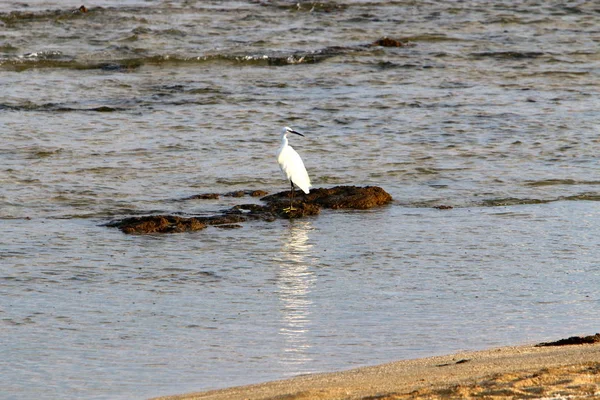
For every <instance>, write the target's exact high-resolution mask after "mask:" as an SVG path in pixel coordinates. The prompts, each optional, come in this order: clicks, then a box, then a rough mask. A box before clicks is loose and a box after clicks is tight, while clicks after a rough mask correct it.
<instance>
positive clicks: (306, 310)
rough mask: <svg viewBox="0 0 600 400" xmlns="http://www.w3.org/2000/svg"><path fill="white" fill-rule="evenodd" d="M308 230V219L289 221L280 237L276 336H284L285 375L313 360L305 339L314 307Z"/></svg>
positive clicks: (309, 227)
mask: <svg viewBox="0 0 600 400" xmlns="http://www.w3.org/2000/svg"><path fill="white" fill-rule="evenodd" d="M311 229H312V226H311V223H310V222H307V221H290V226H289V229H288V230H285V231H284V232H285V236H283V237H282V240H281V255H280V260H281V262H280V268H279V272H278V275H277V286H278V297H279V301H280V303H281V306H280V312H281V327H280V329H279V335H280V336H281V337H282V339H283V348H282V355H281V358H280V362H281V363H282V365H283V368H284V372H285V373H286V374H287V373H289V374H295V373H297V372H298V371H300V370H303V369H304V368H302V366H303V365H305V364H307V363H309V362H310V361H312V356H311V352H310V349H311V347H312V345H311V343H310V340H309V339H308V337H309V331H310V327H311V314H312V308H313V301H312V300H311V297H310V292H311V288H312V286H313V284H314V282H315V275H314V273H313V271H312V269H311V265H310V259H311V257H310V251H311V248H312V245H311V244H310V242H309V232H310V231H311Z"/></svg>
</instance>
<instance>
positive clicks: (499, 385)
mask: <svg viewBox="0 0 600 400" xmlns="http://www.w3.org/2000/svg"><path fill="white" fill-rule="evenodd" d="M406 398H430V399H440V398H486V399H500V398H536V399H538V398H539V399H541V398H545V399H547V398H569V399H583V398H586V399H589V398H600V343H593V344H575V345H565V346H535V345H524V346H514V347H502V348H495V349H489V350H484V351H471V352H461V353H456V354H451V355H445V356H436V357H428V358H421V359H415V360H405V361H398V362H393V363H388V364H383V365H378V366H373V367H365V368H358V369H353V370H348V371H342V372H335V373H325V374H311V375H305V376H299V377H295V378H292V379H286V380H281V381H274V382H267V383H261V384H256V385H248V386H240V387H232V388H227V389H223V390H213V391H207V392H199V393H190V394H184V395H176V396H167V397H160V398H158V399H161V400H192V399H202V400H221V399H223V400H225V399H227V400H242V399H273V400H275V399H277V400H283V399H286V400H291V399H320V400H333V399H362V400H367V399H369V400H375V399H377V400H392V399H406Z"/></svg>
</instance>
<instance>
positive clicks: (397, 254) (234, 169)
mask: <svg viewBox="0 0 600 400" xmlns="http://www.w3.org/2000/svg"><path fill="white" fill-rule="evenodd" d="M298 4H300V5H299V6H298ZM102 6H103V7H104V8H98V7H93V5H92V4H89V5H88V7H89V9H90V11H89V12H88V13H85V14H81V13H74V12H72V11H73V10H70V9H68V8H64V5H61V4H57V3H53V2H50V1H31V2H29V3H28V6H27V7H26V6H24V5H23V4H22V3H19V4H16V5H15V4H13V3H12V2H7V1H0V11H1V13H0V135H1V139H2V140H0V184H1V185H0V229H1V231H2V239H1V241H0V335H1V337H0V339H1V340H0V387H1V388H2V389H1V393H0V397H2V398H40V399H43V398H47V399H54V398H62V399H68V398H73V399H74V398H102V399H109V398H110V399H131V398H147V397H150V396H157V395H166V394H172V393H179V392H185V391H193V390H203V389H211V388H219V387H226V386H230V385H237V384H246V383H253V382H259V381H265V380H270V379H279V378H284V377H289V376H294V375H298V374H303V373H310V372H321V371H333V370H339V369H345V368H351V367H356V366H363V365H372V364H377V363H382V362H386V361H391V360H396V359H406V358H414V357H420V356H428V355H434V354H443V353H448V352H452V351H455V350H462V349H479V348H485V347H490V346H501V345H509V344H519V343H529V342H538V341H542V340H548V339H557V338H560V337H563V336H565V335H573V334H591V333H594V332H595V331H596V330H597V329H598V327H597V320H598V317H599V316H600V315H599V312H598V309H599V307H598V306H599V301H600V294H599V293H598V287H599V283H600V279H599V272H598V271H599V268H598V259H599V255H600V254H599V252H598V248H599V245H600V239H599V238H600V232H599V228H598V227H599V226H600V205H599V204H600V203H598V202H597V200H598V199H600V194H599V192H598V185H600V179H599V178H598V173H597V172H598V158H597V154H598V152H599V150H600V139H598V137H599V136H598V134H599V133H600V128H599V127H600V114H599V113H598V109H599V106H600V101H599V100H598V98H599V97H598V95H599V94H600V93H599V92H600V84H599V83H598V82H600V73H599V71H600V69H599V68H598V65H599V64H598V62H599V58H600V57H599V54H600V53H599V52H598V48H599V47H598V42H599V41H600V29H599V28H598V27H599V26H600V14H598V10H597V9H596V8H595V6H594V4H592V3H575V2H573V3H572V4H571V3H566V4H565V3H564V2H547V1H528V2H471V3H469V2H466V3H465V2H460V3H448V2H433V1H432V2H410V1H406V2H359V1H346V2H329V3H309V2H300V3H298V2H297V1H295V2H284V1H280V2H270V1H256V2H233V1H226V2H217V1H215V2H210V3H209V2H204V1H196V2H194V1H188V2H185V3H183V2H182V3H180V2H173V1H154V2H148V1H120V2H104V4H103V5H102ZM383 36H390V37H394V38H400V39H402V40H405V41H410V42H411V43H412V44H413V45H412V46H407V47H398V48H395V47H394V48H384V47H378V46H375V47H373V46H368V44H369V43H372V42H373V41H375V40H377V39H379V38H381V37H383ZM284 125H289V126H292V127H294V128H295V129H298V130H299V131H301V132H303V133H304V134H305V135H306V137H305V138H300V137H297V138H290V140H291V145H292V146H294V147H295V148H296V149H297V150H298V152H299V153H300V154H301V155H302V157H303V159H304V162H305V164H306V165H307V169H308V172H309V174H310V175H311V178H312V180H313V184H314V185H315V186H317V187H329V186H334V185H338V184H356V185H378V186H381V187H383V188H384V189H385V190H387V191H388V192H390V193H391V194H392V196H393V197H394V199H395V201H394V203H393V204H391V205H389V206H386V207H383V208H380V209H376V210H370V211H351V212H347V211H324V212H322V213H321V215H319V216H317V217H312V218H308V219H302V220H294V221H276V222H272V223H267V222H249V223H246V224H244V225H243V227H242V228H240V229H233V230H224V229H217V228H208V229H206V230H204V231H200V232H195V233H186V234H175V235H151V236H128V235H124V234H123V233H121V232H120V231H118V230H116V229H114V228H107V227H105V226H103V224H105V223H106V222H108V221H110V220H112V219H115V218H119V217H123V216H131V215H139V214H152V213H181V214H184V215H198V214H202V215H205V214H211V213H216V212H219V211H220V210H222V209H225V208H228V207H230V206H232V205H234V204H240V203H242V202H256V201H259V200H257V199H250V198H241V199H239V198H230V197H221V198H220V199H218V200H186V201H180V200H181V199H183V198H186V197H189V196H191V195H194V194H197V193H207V192H216V193H226V192H230V191H233V190H239V189H264V190H267V191H269V192H276V191H280V190H285V189H287V184H286V182H285V180H284V179H283V178H282V176H281V174H280V172H279V170H278V167H277V164H276V161H275V152H276V150H277V147H278V134H279V131H280V128H281V127H282V126H284ZM438 205H451V206H453V207H454V208H453V209H451V210H437V209H434V208H432V207H433V206H438Z"/></svg>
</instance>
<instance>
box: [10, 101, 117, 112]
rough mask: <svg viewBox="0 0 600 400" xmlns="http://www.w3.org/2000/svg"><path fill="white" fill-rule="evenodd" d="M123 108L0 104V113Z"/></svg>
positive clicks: (106, 110) (93, 110)
mask: <svg viewBox="0 0 600 400" xmlns="http://www.w3.org/2000/svg"><path fill="white" fill-rule="evenodd" d="M125 110H126V109H125V108H119V107H109V106H98V107H90V108H80V107H70V106H66V105H64V104H56V103H44V104H35V103H31V102H26V103H23V104H2V103H0V111H41V112H70V111H89V112H115V111H125Z"/></svg>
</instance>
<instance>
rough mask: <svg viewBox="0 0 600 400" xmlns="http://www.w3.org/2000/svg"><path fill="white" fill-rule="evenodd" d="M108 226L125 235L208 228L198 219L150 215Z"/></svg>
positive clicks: (127, 219)
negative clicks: (119, 230) (117, 229)
mask: <svg viewBox="0 0 600 400" xmlns="http://www.w3.org/2000/svg"><path fill="white" fill-rule="evenodd" d="M107 226H111V227H116V228H119V229H121V231H123V232H124V233H131V234H136V233H137V234H142V233H146V234H147V233H167V232H188V231H198V230H201V229H204V228H206V224H204V223H202V222H200V221H198V220H197V219H196V218H185V217H178V216H174V215H149V216H144V217H129V218H125V219H122V220H120V221H115V222H111V223H108V224H107Z"/></svg>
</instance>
